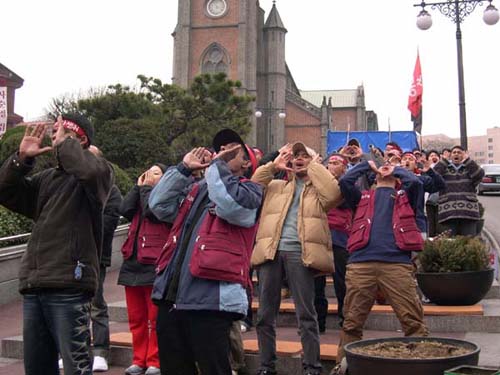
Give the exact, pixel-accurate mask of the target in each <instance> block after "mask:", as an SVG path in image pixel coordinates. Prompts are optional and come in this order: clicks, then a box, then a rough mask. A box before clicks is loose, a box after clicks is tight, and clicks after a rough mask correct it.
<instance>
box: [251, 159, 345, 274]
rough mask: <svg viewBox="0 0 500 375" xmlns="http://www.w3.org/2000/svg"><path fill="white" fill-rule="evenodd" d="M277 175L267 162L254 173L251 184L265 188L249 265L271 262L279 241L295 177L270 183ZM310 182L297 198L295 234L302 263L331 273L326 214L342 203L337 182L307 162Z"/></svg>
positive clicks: (330, 243) (329, 237) (327, 172)
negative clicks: (296, 233) (297, 208)
mask: <svg viewBox="0 0 500 375" xmlns="http://www.w3.org/2000/svg"><path fill="white" fill-rule="evenodd" d="M276 172H277V170H276V168H275V166H274V163H273V162H269V163H267V164H266V165H263V166H261V167H260V168H258V169H257V170H256V171H255V174H254V176H253V177H252V181H255V182H258V183H260V184H261V185H263V186H264V188H265V198H264V204H263V207H262V213H261V215H260V221H259V229H258V231H257V237H256V242H255V247H254V251H253V254H252V265H253V266H257V265H259V264H262V263H264V262H267V261H269V260H272V259H274V257H275V255H276V251H277V249H278V244H279V241H280V238H281V231H282V228H283V224H284V222H285V218H286V214H287V212H288V208H289V207H290V204H291V203H292V201H293V194H294V191H295V178H292V180H291V181H284V180H273V176H274V174H275V173H276ZM307 174H308V176H309V181H308V182H306V184H305V186H304V189H303V190H302V194H301V196H300V202H299V210H298V217H297V226H298V228H297V232H298V234H299V240H300V243H301V244H302V262H303V263H304V265H305V266H306V267H311V268H314V269H317V270H319V271H322V272H328V273H332V272H333V252H332V239H331V234H330V229H329V228H328V219H327V216H326V213H327V212H328V211H329V210H330V209H331V208H333V207H336V206H337V205H338V204H339V203H340V202H341V200H342V196H341V194H340V189H339V186H338V182H337V180H336V179H335V177H333V176H332V175H331V173H330V172H329V171H328V170H327V169H326V168H325V167H324V166H322V165H321V164H318V163H310V164H309V167H308V169H307Z"/></svg>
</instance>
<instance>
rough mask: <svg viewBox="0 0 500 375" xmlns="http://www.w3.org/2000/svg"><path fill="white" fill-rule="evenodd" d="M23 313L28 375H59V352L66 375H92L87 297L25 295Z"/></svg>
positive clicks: (40, 293) (77, 294)
mask: <svg viewBox="0 0 500 375" xmlns="http://www.w3.org/2000/svg"><path fill="white" fill-rule="evenodd" d="M23 310H24V319H23V323H24V327H23V343H24V369H25V374H26V375H58V374H59V369H58V364H57V361H58V353H60V354H61V357H62V360H63V364H64V374H65V375H70V374H71V375H91V374H92V360H91V356H90V327H89V322H90V296H89V295H88V294H86V293H85V294H84V293H69V292H68V293H57V292H53V291H50V292H46V291H40V292H38V293H35V294H26V295H24V301H23Z"/></svg>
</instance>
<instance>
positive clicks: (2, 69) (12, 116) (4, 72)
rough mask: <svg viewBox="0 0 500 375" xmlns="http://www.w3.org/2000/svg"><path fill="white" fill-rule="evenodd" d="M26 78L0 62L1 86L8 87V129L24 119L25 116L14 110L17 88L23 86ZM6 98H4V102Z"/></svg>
mask: <svg viewBox="0 0 500 375" xmlns="http://www.w3.org/2000/svg"><path fill="white" fill-rule="evenodd" d="M23 83H24V80H23V79H22V78H21V77H19V76H18V75H17V74H16V73H14V72H13V71H12V70H10V69H9V68H7V67H6V66H5V65H3V64H2V63H0V87H7V96H6V99H7V129H8V128H11V127H13V126H14V125H16V124H18V123H20V122H22V121H23V118H22V117H21V116H19V115H17V114H16V113H15V112H14V104H15V102H16V90H17V89H18V88H21V87H22V86H23ZM3 100H5V98H2V102H3Z"/></svg>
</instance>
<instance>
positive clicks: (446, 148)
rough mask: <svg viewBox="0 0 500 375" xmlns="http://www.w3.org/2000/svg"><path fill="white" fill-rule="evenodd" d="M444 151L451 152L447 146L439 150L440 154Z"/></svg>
mask: <svg viewBox="0 0 500 375" xmlns="http://www.w3.org/2000/svg"><path fill="white" fill-rule="evenodd" d="M445 151H448V152H451V149H450V148H448V147H445V148H443V149H442V150H441V153H442V154H444V153H445Z"/></svg>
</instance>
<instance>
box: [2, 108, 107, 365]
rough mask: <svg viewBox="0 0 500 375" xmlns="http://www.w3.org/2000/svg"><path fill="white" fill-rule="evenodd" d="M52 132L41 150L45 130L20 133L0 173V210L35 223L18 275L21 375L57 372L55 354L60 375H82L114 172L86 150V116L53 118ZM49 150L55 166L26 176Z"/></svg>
mask: <svg viewBox="0 0 500 375" xmlns="http://www.w3.org/2000/svg"><path fill="white" fill-rule="evenodd" d="M53 129H54V132H53V135H52V147H43V146H42V140H43V138H44V136H45V132H46V126H45V125H42V124H38V125H35V126H28V127H27V128H26V132H25V134H24V137H23V139H22V141H21V143H20V145H19V151H18V152H16V153H15V154H14V155H12V156H11V157H10V158H8V159H7V160H6V161H5V162H4V164H3V166H2V167H1V168H0V204H2V205H4V206H5V207H6V208H8V209H10V210H12V211H15V212H17V213H20V214H22V215H25V216H27V217H29V218H31V219H33V221H34V225H33V230H32V233H31V238H30V240H29V242H28V246H27V249H26V252H25V253H24V255H23V258H22V261H21V266H20V269H19V290H20V292H21V293H22V294H23V305H24V306H23V308H24V314H23V319H24V321H23V323H24V329H23V342H24V368H25V374H26V375H35V374H37V375H38V374H43V375H56V374H59V369H58V364H57V358H58V352H60V353H61V357H62V358H63V363H64V370H65V374H66V375H69V374H72V375H89V374H92V365H91V358H90V355H89V345H90V330H89V316H90V301H91V298H92V296H93V295H94V293H95V291H96V289H97V285H98V278H99V257H100V254H101V245H102V228H103V227H102V225H103V220H102V216H103V215H102V212H103V208H104V204H105V202H106V199H107V197H108V195H109V191H110V189H111V186H112V184H113V170H112V168H111V167H110V165H109V164H108V162H107V161H106V160H105V159H103V158H100V157H96V156H95V155H94V154H92V153H91V152H90V151H89V150H88V147H89V146H90V144H91V142H92V137H93V133H94V132H93V127H92V125H91V124H90V122H89V121H88V120H87V119H86V118H85V117H83V116H81V115H78V114H67V115H63V116H60V117H59V119H58V121H57V122H56V123H55V124H54V128H53ZM51 150H53V151H54V153H55V156H56V159H57V162H58V166H57V167H56V168H50V169H46V170H44V171H42V172H40V173H37V174H35V175H33V176H30V177H29V176H27V175H28V173H29V172H30V171H31V170H32V168H33V166H34V163H35V158H36V157H37V156H38V155H41V154H43V153H45V152H48V151H51Z"/></svg>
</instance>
